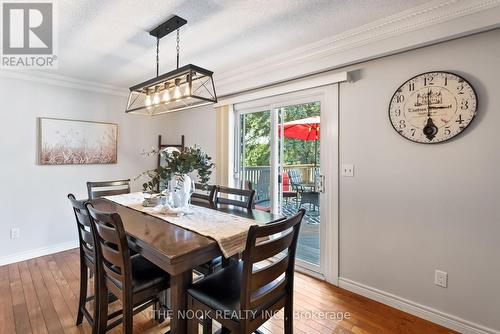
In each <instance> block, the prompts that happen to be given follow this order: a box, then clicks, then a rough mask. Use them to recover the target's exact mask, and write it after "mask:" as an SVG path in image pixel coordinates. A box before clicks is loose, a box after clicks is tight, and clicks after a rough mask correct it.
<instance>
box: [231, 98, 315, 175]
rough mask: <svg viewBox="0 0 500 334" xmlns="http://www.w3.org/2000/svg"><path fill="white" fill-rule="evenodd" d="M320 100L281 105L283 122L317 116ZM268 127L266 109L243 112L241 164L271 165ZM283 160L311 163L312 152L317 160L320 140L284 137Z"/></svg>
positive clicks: (269, 115) (269, 124)
mask: <svg viewBox="0 0 500 334" xmlns="http://www.w3.org/2000/svg"><path fill="white" fill-rule="evenodd" d="M319 114H320V103H319V102H313V103H306V104H299V105H293V106H288V107H284V108H283V116H284V117H283V118H284V119H283V122H290V121H294V120H299V119H303V118H307V117H312V116H319ZM270 126H271V113H270V112H269V111H263V112H256V113H250V114H245V115H243V117H242V119H241V129H242V135H243V138H242V147H241V149H242V150H241V151H242V153H243V158H244V163H245V166H247V167H253V166H269V165H270V152H271V151H270ZM283 145H284V146H283V147H284V150H283V151H284V163H285V165H292V164H313V163H314V162H315V155H316V157H317V159H318V161H319V152H318V151H319V140H318V141H317V143H315V141H314V140H309V141H306V140H300V139H293V138H284V139H283Z"/></svg>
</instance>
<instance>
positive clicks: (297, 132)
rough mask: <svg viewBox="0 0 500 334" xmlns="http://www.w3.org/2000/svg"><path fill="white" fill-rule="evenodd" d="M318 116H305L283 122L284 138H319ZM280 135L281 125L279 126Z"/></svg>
mask: <svg viewBox="0 0 500 334" xmlns="http://www.w3.org/2000/svg"><path fill="white" fill-rule="evenodd" d="M319 125H320V118H319V116H313V117H307V118H302V119H298V120H295V121H290V122H286V123H284V124H283V135H284V136H285V137H286V138H295V139H302V140H318V139H319ZM280 135H281V126H280Z"/></svg>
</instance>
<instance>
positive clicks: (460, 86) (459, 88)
mask: <svg viewBox="0 0 500 334" xmlns="http://www.w3.org/2000/svg"><path fill="white" fill-rule="evenodd" d="M464 88H465V87H464V84H463V83H460V84H459V85H458V86H457V90H458V94H460V95H462V94H464Z"/></svg>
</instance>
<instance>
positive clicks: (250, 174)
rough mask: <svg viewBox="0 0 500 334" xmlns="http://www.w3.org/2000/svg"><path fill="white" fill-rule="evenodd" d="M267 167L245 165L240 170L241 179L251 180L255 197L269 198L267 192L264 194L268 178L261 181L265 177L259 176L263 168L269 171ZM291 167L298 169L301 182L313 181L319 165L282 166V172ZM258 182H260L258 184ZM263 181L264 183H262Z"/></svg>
mask: <svg viewBox="0 0 500 334" xmlns="http://www.w3.org/2000/svg"><path fill="white" fill-rule="evenodd" d="M269 168H270V167H269V166H254V167H245V168H244V170H243V172H242V175H241V180H242V181H250V182H252V188H254V189H256V190H257V199H263V198H262V197H267V198H269V196H268V195H269V194H265V192H267V191H266V189H268V188H269V180H266V181H263V179H264V180H265V178H261V174H262V172H263V171H265V170H267V171H269ZM293 169H294V170H297V171H299V175H300V176H301V180H302V182H304V183H314V177H315V175H316V174H317V173H318V171H319V166H314V165H313V164H303V165H285V166H283V171H284V172H288V171H290V170H293ZM259 182H260V183H261V184H259ZM263 182H264V183H266V184H262V183H263Z"/></svg>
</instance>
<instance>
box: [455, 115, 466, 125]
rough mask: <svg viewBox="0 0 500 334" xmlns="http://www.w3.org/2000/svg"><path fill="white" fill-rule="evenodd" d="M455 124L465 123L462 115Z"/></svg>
mask: <svg viewBox="0 0 500 334" xmlns="http://www.w3.org/2000/svg"><path fill="white" fill-rule="evenodd" d="M455 122H457V123H458V124H460V125H462V123H463V122H465V121H464V120H463V119H462V115H458V118H457V120H456V121H455Z"/></svg>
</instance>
